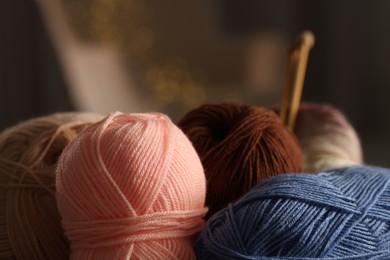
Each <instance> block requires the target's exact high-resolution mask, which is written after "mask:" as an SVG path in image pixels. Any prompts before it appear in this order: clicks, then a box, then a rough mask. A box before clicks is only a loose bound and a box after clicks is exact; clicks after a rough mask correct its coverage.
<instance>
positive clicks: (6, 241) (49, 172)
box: [0, 113, 103, 259]
mask: <svg viewBox="0 0 390 260" xmlns="http://www.w3.org/2000/svg"><path fill="white" fill-rule="evenodd" d="M102 118H103V116H100V115H96V114H90V113H57V114H52V115H48V116H44V117H39V118H34V119H31V120H28V121H25V122H22V123H20V124H18V125H15V126H13V127H10V128H8V129H5V130H4V131H3V132H2V133H1V134H0V259H15V258H16V259H68V258H69V255H70V248H69V241H68V240H67V239H66V237H65V235H64V230H63V229H62V227H61V219H60V215H59V213H58V209H57V203H56V199H55V168H56V165H57V160H58V158H59V156H60V154H61V152H62V151H63V150H64V148H65V146H66V145H67V144H68V143H69V142H70V141H71V140H73V139H74V138H75V137H76V136H77V135H78V134H79V133H80V132H81V131H82V130H83V129H85V128H86V127H87V126H89V125H91V124H92V123H95V122H96V121H98V120H100V119H102Z"/></svg>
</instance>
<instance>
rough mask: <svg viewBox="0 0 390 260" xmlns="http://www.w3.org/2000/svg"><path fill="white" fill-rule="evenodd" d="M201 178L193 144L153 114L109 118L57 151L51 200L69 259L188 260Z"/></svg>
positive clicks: (199, 209)
mask: <svg viewBox="0 0 390 260" xmlns="http://www.w3.org/2000/svg"><path fill="white" fill-rule="evenodd" d="M205 193H206V180H205V176H204V172H203V168H202V165H201V162H200V160H199V157H198V156H197V154H196V152H195V150H194V148H193V146H192V144H191V143H190V141H189V140H188V139H187V137H186V136H185V135H184V134H183V132H182V131H181V130H180V129H179V128H177V127H176V126H175V125H174V124H173V123H172V122H171V120H170V119H169V118H168V117H167V116H165V115H163V114H158V113H155V114H153V113H148V114H122V113H119V112H117V113H114V114H112V115H110V116H109V117H107V118H105V119H104V120H103V121H100V122H98V123H96V124H95V125H93V126H91V127H89V128H88V129H87V130H85V131H84V132H83V133H82V134H80V135H79V136H78V137H77V138H76V139H75V140H74V141H73V142H72V143H70V144H69V145H68V146H67V148H66V149H65V151H64V152H63V153H62V155H61V158H60V162H59V165H58V168H57V202H58V207H59V211H60V214H61V216H62V218H63V221H62V223H63V226H64V229H65V233H66V236H67V237H68V238H69V240H70V241H71V249H72V252H71V259H130V258H131V259H194V258H195V254H194V251H193V248H192V245H193V242H194V239H195V238H196V236H197V235H198V234H199V232H200V231H201V230H202V228H203V227H204V220H203V217H204V215H205V213H206V211H207V208H205V207H204V203H205V196H206V194H205Z"/></svg>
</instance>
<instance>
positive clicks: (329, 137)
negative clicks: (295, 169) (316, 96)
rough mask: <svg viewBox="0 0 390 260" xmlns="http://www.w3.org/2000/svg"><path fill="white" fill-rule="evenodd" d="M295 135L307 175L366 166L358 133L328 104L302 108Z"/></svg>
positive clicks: (302, 105)
mask: <svg viewBox="0 0 390 260" xmlns="http://www.w3.org/2000/svg"><path fill="white" fill-rule="evenodd" d="M295 133H296V135H297V136H298V138H299V141H300V143H301V147H302V153H303V160H304V168H305V171H307V172H319V171H324V170H328V169H334V168H341V167H347V166H352V165H359V164H363V155H362V154H363V153H362V148H361V144H360V140H359V137H358V135H357V133H356V131H355V129H354V128H353V127H352V126H351V124H350V123H349V122H348V121H347V119H346V118H345V117H344V115H343V114H342V113H341V112H340V111H339V110H337V109H336V108H334V107H332V106H330V105H326V104H314V103H304V104H301V106H300V109H299V112H298V117H297V122H296V128H295Z"/></svg>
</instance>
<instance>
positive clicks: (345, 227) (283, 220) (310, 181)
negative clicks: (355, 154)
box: [195, 166, 390, 260]
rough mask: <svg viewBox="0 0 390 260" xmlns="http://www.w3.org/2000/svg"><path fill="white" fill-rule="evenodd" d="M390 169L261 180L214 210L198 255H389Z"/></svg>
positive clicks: (351, 169)
mask: <svg viewBox="0 0 390 260" xmlns="http://www.w3.org/2000/svg"><path fill="white" fill-rule="evenodd" d="M389 184H390V170H389V169H384V168H375V167H367V166H353V167H349V168H342V169H337V170H330V171H327V172H322V173H319V174H287V175H280V176H276V177H271V178H269V179H267V180H266V181H264V182H262V183H261V184H259V185H258V186H256V187H255V188H253V189H252V190H251V191H250V192H249V193H247V194H246V195H244V196H243V197H242V198H241V199H240V200H239V201H237V202H236V203H233V204H230V205H229V206H228V207H227V208H225V209H223V210H221V211H220V212H218V213H217V214H215V215H214V216H213V217H212V218H211V219H210V220H209V221H208V222H207V226H206V228H205V229H204V230H203V232H202V234H201V235H200V236H199V238H198V240H197V242H196V245H195V251H196V255H197V258H198V259H362V260H363V259H383V260H384V259H390V185H389Z"/></svg>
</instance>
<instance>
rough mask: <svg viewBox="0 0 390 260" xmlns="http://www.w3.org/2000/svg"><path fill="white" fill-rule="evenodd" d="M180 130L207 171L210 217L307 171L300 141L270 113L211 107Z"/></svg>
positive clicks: (190, 116)
mask: <svg viewBox="0 0 390 260" xmlns="http://www.w3.org/2000/svg"><path fill="white" fill-rule="evenodd" d="M178 125H179V127H180V128H181V129H182V130H183V131H184V133H185V134H186V135H187V136H188V137H189V139H190V140H191V141H192V143H193V144H194V147H195V149H196V150H197V152H198V154H199V156H200V158H201V161H202V163H203V167H204V168H205V174H206V179H207V185H208V186H207V188H208V189H207V198H206V205H207V206H208V207H209V214H208V217H209V216H211V215H212V214H214V213H215V212H217V211H218V210H220V209H222V208H223V207H225V206H227V205H228V203H230V202H232V201H235V200H237V199H238V198H240V197H241V196H242V195H243V194H245V193H246V192H247V191H249V190H250V189H251V188H252V187H253V186H255V185H256V184H257V183H258V182H260V181H262V180H264V179H266V178H268V177H270V176H274V175H277V174H281V173H288V172H300V171H302V168H303V163H302V158H301V150H300V147H299V144H298V142H297V139H296V137H295V136H294V134H293V133H291V132H290V131H289V130H288V129H287V128H286V127H285V126H284V125H283V124H282V123H281V121H280V120H279V118H278V116H277V115H276V114H275V113H274V112H273V111H271V110H269V109H265V108H260V107H255V106H245V105H237V104H229V103H222V104H208V105H203V106H201V107H199V108H196V109H194V110H192V111H190V112H189V113H187V114H186V115H185V116H184V117H183V118H182V119H181V120H180V122H179V123H178Z"/></svg>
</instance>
